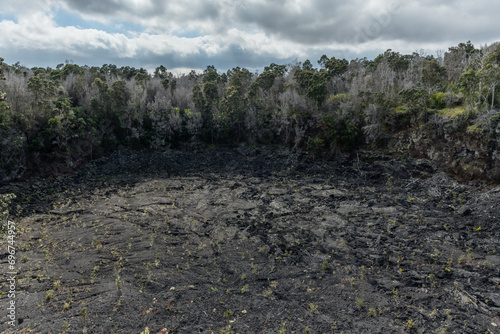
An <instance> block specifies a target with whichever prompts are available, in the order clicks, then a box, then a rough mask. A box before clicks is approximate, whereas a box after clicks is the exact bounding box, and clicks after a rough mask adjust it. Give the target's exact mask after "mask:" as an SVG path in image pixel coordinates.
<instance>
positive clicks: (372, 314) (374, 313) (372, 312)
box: [368, 308, 377, 317]
mask: <svg viewBox="0 0 500 334" xmlns="http://www.w3.org/2000/svg"><path fill="white" fill-rule="evenodd" d="M376 315H377V310H376V309H374V308H370V309H369V310H368V316H370V317H374V316H376Z"/></svg>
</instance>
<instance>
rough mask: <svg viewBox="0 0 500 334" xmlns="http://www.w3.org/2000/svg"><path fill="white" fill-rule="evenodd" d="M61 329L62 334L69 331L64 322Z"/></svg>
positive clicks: (66, 323)
mask: <svg viewBox="0 0 500 334" xmlns="http://www.w3.org/2000/svg"><path fill="white" fill-rule="evenodd" d="M62 329H63V332H64V333H67V332H68V331H69V323H68V322H67V321H66V320H65V321H64V323H63V325H62Z"/></svg>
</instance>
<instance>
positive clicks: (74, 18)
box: [54, 10, 144, 35]
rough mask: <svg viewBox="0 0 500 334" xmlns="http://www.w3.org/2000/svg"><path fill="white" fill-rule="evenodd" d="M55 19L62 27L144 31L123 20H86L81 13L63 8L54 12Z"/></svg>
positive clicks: (117, 31)
mask: <svg viewBox="0 0 500 334" xmlns="http://www.w3.org/2000/svg"><path fill="white" fill-rule="evenodd" d="M54 21H55V22H56V24H57V25H58V26H60V27H76V28H79V29H95V30H100V31H106V32H108V33H121V34H125V35H127V33H128V32H142V31H144V27H142V26H140V25H138V24H133V23H130V22H123V21H112V22H110V23H109V24H104V23H101V22H99V21H94V20H85V19H84V18H82V17H81V16H79V15H75V14H72V13H68V12H66V11H63V10H58V11H56V12H54Z"/></svg>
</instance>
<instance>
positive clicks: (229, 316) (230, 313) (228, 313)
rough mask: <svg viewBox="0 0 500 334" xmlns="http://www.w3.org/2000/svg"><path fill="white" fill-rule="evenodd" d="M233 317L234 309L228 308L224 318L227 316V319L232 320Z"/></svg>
mask: <svg viewBox="0 0 500 334" xmlns="http://www.w3.org/2000/svg"><path fill="white" fill-rule="evenodd" d="M232 317H233V311H232V310H227V311H226V312H224V318H226V319H227V320H230V319H231V318H232Z"/></svg>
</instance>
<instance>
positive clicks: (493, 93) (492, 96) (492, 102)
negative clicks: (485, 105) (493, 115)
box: [491, 82, 497, 110]
mask: <svg viewBox="0 0 500 334" xmlns="http://www.w3.org/2000/svg"><path fill="white" fill-rule="evenodd" d="M496 86H497V85H496V82H495V83H494V84H493V92H492V93H491V110H493V107H494V104H495V88H496Z"/></svg>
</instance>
